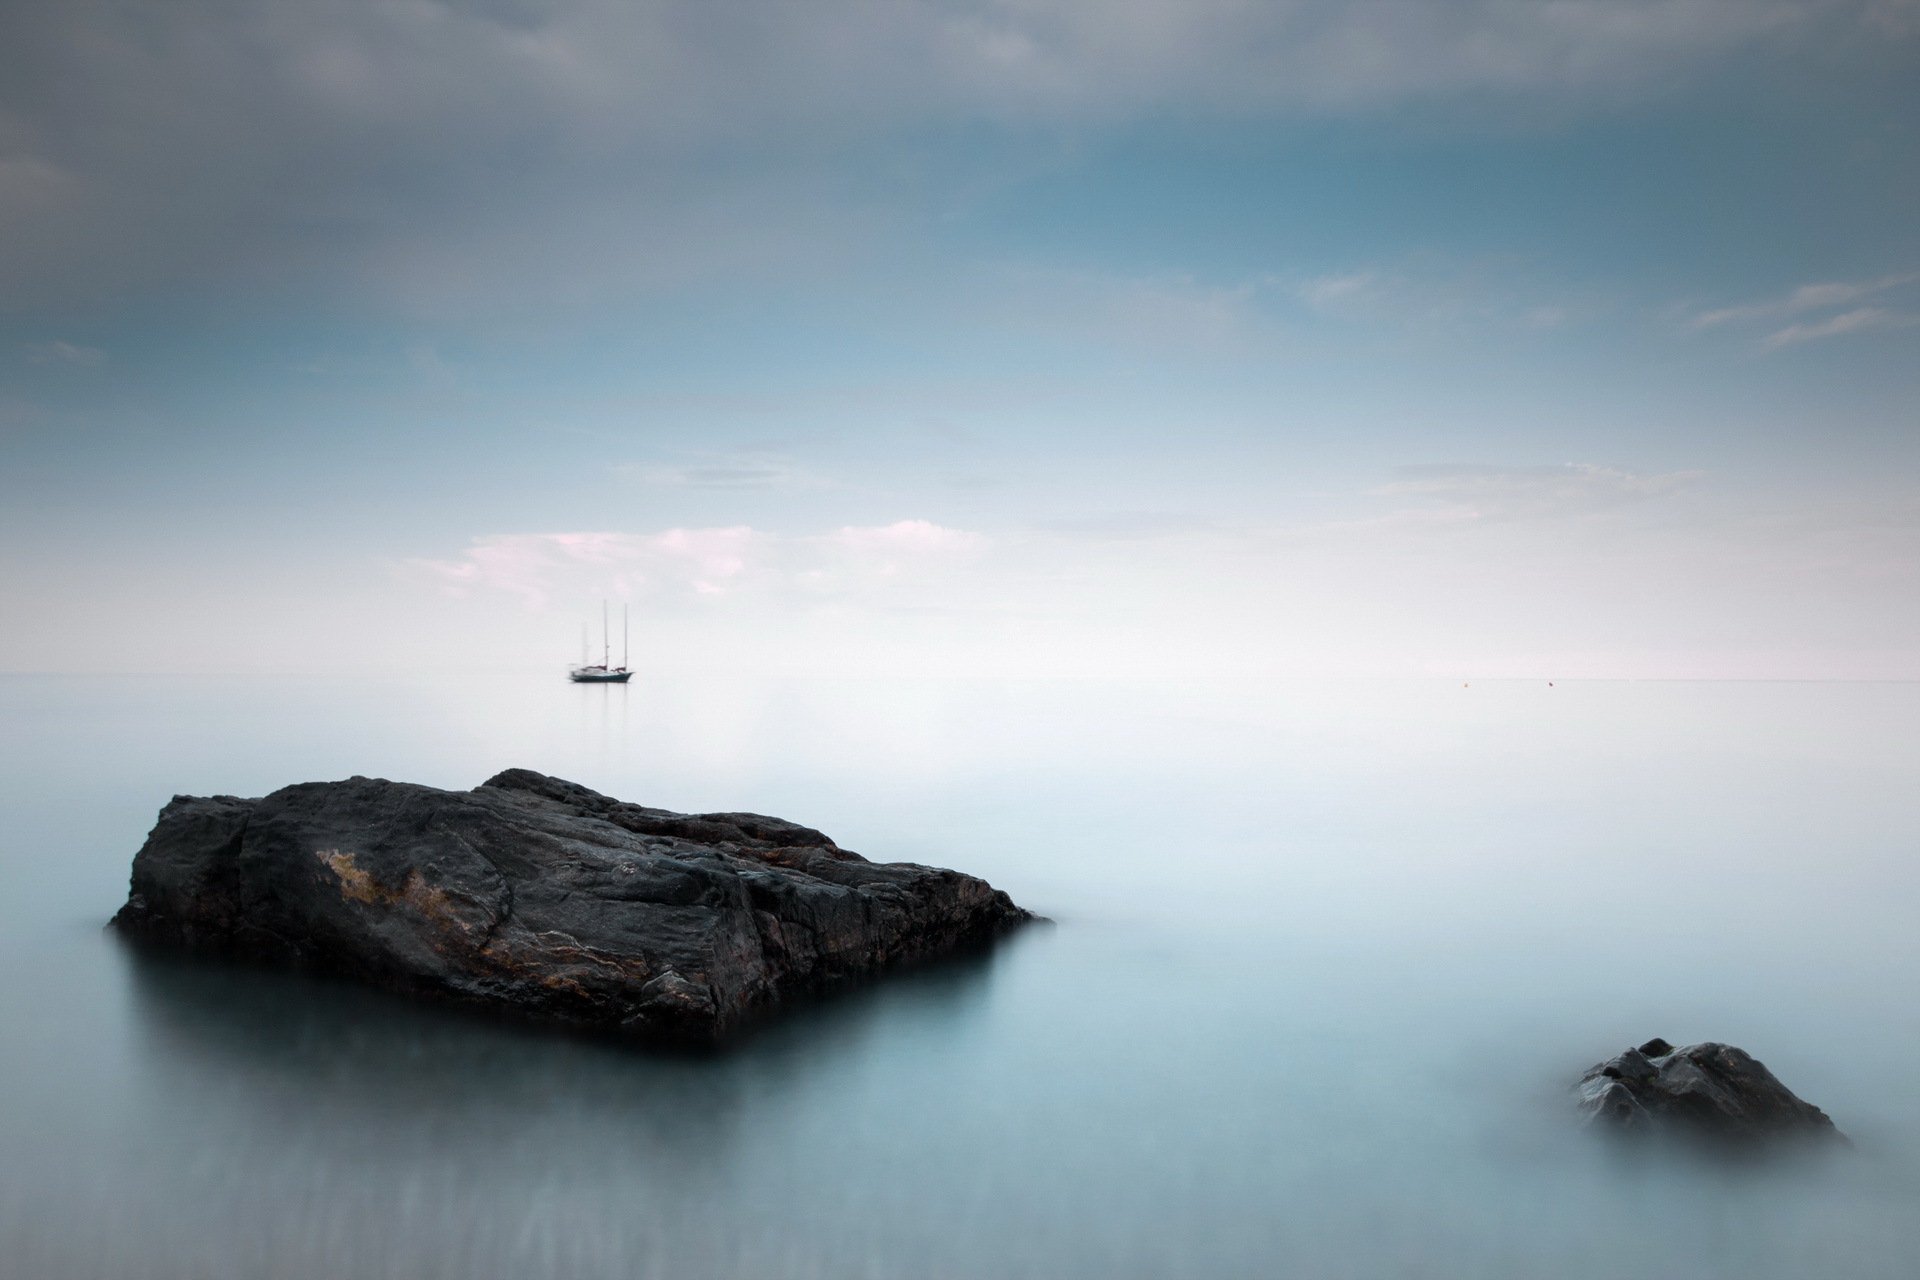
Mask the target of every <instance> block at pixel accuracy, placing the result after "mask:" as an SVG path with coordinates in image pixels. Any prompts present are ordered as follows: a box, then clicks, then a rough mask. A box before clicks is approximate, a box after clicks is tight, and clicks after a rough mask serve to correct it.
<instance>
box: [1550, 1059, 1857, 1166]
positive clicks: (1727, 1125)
mask: <svg viewBox="0 0 1920 1280" xmlns="http://www.w3.org/2000/svg"><path fill="white" fill-rule="evenodd" d="M1575 1092H1576V1094H1577V1096H1578V1099H1579V1105H1580V1108H1581V1110H1582V1111H1584V1112H1585V1113H1586V1116H1587V1121H1588V1123H1589V1124H1590V1125H1593V1126H1595V1127H1598V1128H1602V1129H1607V1130H1611V1131H1615V1132H1621V1133H1650V1132H1668V1133H1676V1134H1680V1135H1683V1136H1689V1137H1695V1138H1706V1139H1710V1140H1713V1141H1716V1142H1721V1143H1738V1144H1753V1143H1757V1142H1772V1141H1778V1140H1782V1139H1791V1140H1811V1141H1814V1142H1839V1143H1845V1142H1846V1141H1847V1139H1846V1136H1845V1135H1844V1134H1842V1133H1841V1132H1840V1131H1839V1130H1838V1129H1836V1128H1835V1127H1834V1124H1833V1121H1832V1120H1831V1119H1830V1118H1829V1117H1828V1116H1827V1113H1826V1112H1824V1111H1822V1110H1821V1109H1820V1108H1819V1107H1816V1106H1814V1105H1813V1104H1812V1103H1811V1102H1808V1101H1806V1100H1805V1099H1803V1098H1800V1097H1798V1096H1797V1095H1795V1094H1794V1092H1793V1091H1792V1090H1791V1089H1789V1088H1787V1086H1786V1085H1784V1084H1781V1083H1780V1080H1779V1078H1778V1077H1776V1076H1775V1075H1774V1074H1773V1072H1771V1071H1769V1070H1767V1067H1766V1064H1765V1063H1763V1062H1760V1061H1759V1060H1758V1059H1756V1058H1754V1057H1753V1056H1752V1055H1751V1054H1749V1053H1747V1052H1746V1050H1744V1049H1738V1048H1735V1047H1734V1046H1733V1045H1730V1044H1719V1043H1716V1042H1713V1041H1706V1042H1703V1043H1700V1044H1690V1045H1684V1046H1682V1047H1680V1048H1675V1047H1674V1046H1673V1045H1671V1044H1669V1043H1667V1042H1666V1041H1665V1040H1661V1039H1658V1038H1656V1039H1653V1040H1649V1041H1647V1042H1646V1043H1645V1044H1643V1045H1640V1046H1639V1047H1638V1048H1633V1049H1627V1050H1625V1051H1624V1052H1622V1053H1618V1054H1616V1055H1614V1056H1613V1057H1611V1058H1609V1059H1607V1060H1606V1061H1605V1062H1599V1063H1595V1064H1594V1065H1593V1066H1592V1067H1591V1068H1589V1069H1588V1071H1587V1073H1586V1074H1585V1075H1584V1076H1582V1077H1581V1078H1580V1083H1579V1084H1578V1085H1576V1086H1575Z"/></svg>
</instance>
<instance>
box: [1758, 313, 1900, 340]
mask: <svg viewBox="0 0 1920 1280" xmlns="http://www.w3.org/2000/svg"><path fill="white" fill-rule="evenodd" d="M1914 324H1920V316H1916V315H1913V314H1910V313H1908V312H1905V311H1889V310H1887V309H1886V308H1885V307H1860V308H1857V309H1855V310H1853V311H1843V312H1841V313H1840V314H1839V315H1836V316H1828V317H1827V318H1826V319H1825V320H1819V321H1815V322H1814V323H1812V324H1790V325H1788V326H1787V327H1786V328H1784V329H1779V330H1776V331H1775V332H1773V333H1770V334H1768V335H1767V338H1766V341H1765V342H1764V343H1762V344H1761V345H1763V346H1765V347H1766V348H1767V350H1769V351H1775V350H1778V349H1779V348H1781V347H1787V346H1792V345H1793V344H1794V343H1796V342H1812V341H1814V340H1816V339H1819V338H1835V337H1839V336H1840V335H1841V334H1845V333H1861V332H1864V331H1866V330H1869V329H1903V328H1906V327H1908V326H1910V325H1914Z"/></svg>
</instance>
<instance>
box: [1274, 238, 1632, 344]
mask: <svg viewBox="0 0 1920 1280" xmlns="http://www.w3.org/2000/svg"><path fill="white" fill-rule="evenodd" d="M1265 283H1266V284H1267V285H1268V286H1270V287H1271V288H1273V289H1275V290H1277V291H1278V292H1279V293H1281V294H1282V295H1284V296H1285V297H1287V298H1289V299H1291V300H1292V301H1293V302H1294V303H1296V304H1298V305H1299V306H1300V307H1302V308H1304V309H1305V310H1306V311H1308V312H1310V313H1312V314H1313V315H1315V316H1320V317H1326V318H1330V319H1333V320H1338V321H1348V322H1369V323H1385V324H1393V325H1405V326H1429V327H1432V326H1440V327H1444V328H1448V329H1451V328H1453V327H1455V326H1458V325H1461V324H1465V323H1470V324H1474V325H1479V326H1487V327H1493V328H1501V329H1508V330H1514V329H1533V330H1542V329H1553V328H1558V327H1560V326H1561V325H1564V324H1566V323H1568V322H1570V321H1573V320H1577V319H1579V318H1581V317H1583V316H1585V315H1588V314H1591V313H1592V312H1593V311H1594V310H1595V309H1596V303H1595V302H1594V301H1593V300H1591V299H1581V298H1570V297H1568V296H1566V295H1567V292H1568V291H1567V288H1566V286H1565V285H1564V284H1562V283H1560V282H1558V281H1554V280H1551V279H1543V278H1541V273H1540V272H1539V271H1538V270H1536V269H1535V268H1533V267H1532V266H1531V265H1530V264H1529V263H1527V262H1526V261H1524V260H1522V259H1518V258H1515V257H1512V256H1496V255H1482V256H1478V257H1451V256H1446V255H1439V254H1422V255H1415V256H1411V257H1409V258H1406V259H1404V260H1401V261H1398V262H1394V263H1391V264H1374V265H1369V266H1364V267H1358V268H1352V269H1348V270H1343V271H1335V272H1330V273H1327V274H1323V275H1315V276H1308V277H1306V278H1304V279H1301V278H1291V279H1289V278H1286V277H1281V276H1274V277H1269V278H1268V280H1267V281H1266V282H1265Z"/></svg>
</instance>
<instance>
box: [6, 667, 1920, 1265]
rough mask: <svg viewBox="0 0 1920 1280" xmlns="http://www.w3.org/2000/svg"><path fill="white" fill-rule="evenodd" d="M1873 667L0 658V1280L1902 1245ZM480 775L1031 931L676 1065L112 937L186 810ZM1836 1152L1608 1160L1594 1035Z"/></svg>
mask: <svg viewBox="0 0 1920 1280" xmlns="http://www.w3.org/2000/svg"><path fill="white" fill-rule="evenodd" d="M1917 728H1920V687H1916V686H1905V685H1764V684H1751V685H1749V684H1615V683H1575V684H1565V683H1563V684H1560V685H1558V686H1557V687H1548V686H1547V685H1546V684H1545V683H1544V682H1526V683H1485V682H1475V683H1474V684H1473V685H1472V686H1471V687H1470V688H1468V687H1462V686H1461V685H1460V684H1458V683H1457V682H1445V681H1435V682H1426V683H1421V682H1406V683H1381V684H1365V683H1323V684H1304V683H1300V684H1295V683H1284V682H1282V683H1249V684H1239V683H1234V684H1226V683H1216V684H1206V683H1193V684H1166V683H1157V684H1156V683H1140V684H1094V683H1074V682H1060V683H1035V684H1006V683H1002V684H965V683H957V682H928V683H924V684H906V683H879V682H876V683H859V682H820V683H811V684H788V685H766V686H754V687H747V688H740V687H732V688H729V687H720V686H699V687H694V686H686V685H657V684H648V683H644V682H636V683H635V684H634V685H631V686H626V687H620V686H612V687H606V686H601V687H593V686H570V685H568V684H566V683H565V682H564V681H563V680H559V679H552V678H529V679H524V680H509V679H506V678H496V679H493V680H487V681H468V682H453V681H438V680H435V681H419V682H405V681H398V680H394V681H363V682H351V681H325V680H311V681H299V680H264V679H259V680H248V679H242V680H231V681H219V680H198V679H183V678H172V679H168V678H159V679H148V680H137V679H104V680H89V679H79V678H52V677H47V678H40V677H32V678H28V677H7V678H0V1027H3V1028H4V1033H3V1034H0V1098H4V1104H3V1107H0V1257H3V1258H4V1266H3V1267H0V1269H3V1270H4V1271H5V1274H7V1275H8V1276H22V1277H35V1278H37V1277H50V1278H58V1280H64V1278H66V1277H76V1278H77V1277H88V1278H90V1280H91V1278H95V1277H127V1278H130V1280H132V1278H142V1277H163V1278H166V1280H175V1278H178V1280H188V1278H192V1280H227V1278H229V1277H230V1278H232V1280H262V1278H273V1277H287V1278H289V1280H293V1278H298V1280H307V1278H309V1277H312V1278H316V1280H317V1278H319V1277H330V1278H332V1277H393V1278H395V1280H398V1278H401V1277H407V1278H413V1277H420V1278H430V1277H447V1278H449V1280H453V1278H459V1280H479V1278H491V1277H499V1278H501V1280H528V1278H532V1277H541V1276H549V1275H551V1276H567V1277H574V1276H579V1277H616V1276H617V1277H649V1276H659V1277H675V1278H676V1280H679V1278H684V1280H699V1278H701V1277H766V1278H783V1277H795V1276H798V1277H869V1276H871V1277H895V1276H899V1277H975V1276H978V1277H1002V1276H1005V1277H1026V1276H1032V1277H1078V1276H1085V1277H1103V1278H1111V1277H1132V1276H1143V1277H1145V1276H1156V1277H1157V1276H1194V1277H1203V1276H1204V1277H1216V1276H1276V1275H1285V1276H1289V1277H1368V1278H1372V1277H1400V1276H1406V1277H1415V1276H1418V1277H1479V1276H1502V1277H1508V1276H1510V1277H1536V1276H1556V1277H1587V1276H1593V1277H1599V1276H1608V1277H1611V1276H1624V1275H1629V1274H1631V1275H1636V1276H1653V1275H1657V1276H1667V1275H1683V1274H1684V1275H1688V1276H1690V1277H1713V1276H1726V1277H1742V1278H1752V1277H1775V1276H1777V1277H1804V1276H1809V1275H1821V1276H1826V1277H1880V1276H1885V1277H1908V1276H1911V1275H1912V1274H1913V1273H1914V1270H1915V1266H1916V1263H1915V1259H1916V1258H1920V1215H1917V1214H1915V1213H1913V1212H1912V1209H1913V1206H1914V1204H1916V1203H1920V1099H1917V1098H1916V1091H1915V1090H1914V1088H1913V1077H1914V1066H1915V1063H1916V1062H1917V1061H1920V1057H1917V1056H1916V1050H1920V1010H1916V1006H1915V1003H1914V999H1913V995H1912V993H1913V991H1914V990H1915V989H1916V986H1920V982H1917V980H1920V930H1916V929H1915V928H1914V923H1913V922H1914V920H1915V918H1916V906H1920V901H1917V899H1920V861H1917V860H1916V858H1915V856H1914V855H1915V852H1916V843H1917V837H1920V787H1917V786H1915V775H1916V765H1917V764H1920V732H1917V731H1916V730H1917ZM510 765H521V766H526V767H529V768H535V769H540V770H543V771H545V772H550V773H557V774H562V775H564V776H567V777H571V778H574V779H576V780H578V781H581V782H584V783H586V784H588V785H589V786H593V787H595V788H598V789H600V790H602V791H606V792H609V793H612V794H615V795H618V796H621V797H623V798H627V799H632V800H637V801H641V802H644V803H647V804H653V805H661V806H666V807H670V808H676V809H687V810H699V809H753V810H759V811H762V812H768V813H774V814H778V815H781V816H783V817H788V818H792V819H794V820H796V821H800V822H804V823H808V824H810V825H814V826H818V827H820V828H822V829H824V830H826V831H827V832H828V833H829V834H831V835H833V836H834V837H835V838H836V839H837V840H838V841H839V842H840V843H841V844H842V845H844V846H846V847H848V848H852V849H855V850H858V851H860V852H862V853H865V854H867V855H868V856H870V857H875V858H884V859H911V860H915V861H923V862H932V863H939V864H944V865H949V866H955V867H959V868H962V869H964V870H968V871H972V872H976V873H978V874H981V875H984V876H986V877H987V878H989V879H991V880H992V881H993V882H994V883H995V884H997V885H1000V886H1001V887H1003V888H1005V889H1007V890H1008V891H1009V892H1011V893H1012V894H1013V896H1014V897H1015V898H1016V900H1018V901H1020V902H1021V903H1023V904H1024V905H1027V906H1030V907H1032V908H1034V909H1036V910H1038V911H1041V912H1043V913H1045V914H1047V915H1050V916H1052V917H1054V918H1055V919H1056V920H1057V921H1058V924H1057V925H1056V926H1054V927H1052V928H1043V929H1035V930H1031V931H1029V932H1027V933H1024V934H1022V935H1020V936H1018V937H1017V938H1015V939H1014V940H1013V941H1012V942H1010V943H1009V944H1008V945H1006V946H1005V947H1003V948H1001V949H1000V950H999V951H998V952H997V953H995V954H994V955H992V956H991V957H989V958H987V959H984V960H981V961H977V962H971V963H965V964H956V965H950V966H943V967H936V968H932V969H928V970H924V971H920V972H916V973H912V974H908V975H904V976H902V977H900V978H898V979H896V980H893V981H889V982H885V983H882V984H879V985H876V986H873V987H870V988H867V989H863V990H861V991H858V992H855V993H852V994H850V995H847V996H845V997H843V998H841V999H837V1000H834V1001H831V1002H828V1003H827V1004H825V1005H823V1006H821V1007H818V1008H813V1009H809V1010H806V1011H804V1012H803V1013H801V1014H799V1015H797V1016H794V1017H791V1018H788V1019H786V1020H784V1021H782V1022H780V1023H779V1024H777V1025H776V1026H774V1027H773V1028H771V1029H770V1030H768V1031H766V1032H765V1033H763V1034H762V1035H760V1036H759V1037H757V1038H756V1039H754V1040H752V1041H751V1042H750V1043H749V1044H747V1045H746V1046H745V1047H744V1048H742V1049H741V1050H739V1051H737V1052H735V1053H732V1054H729V1055H726V1056H723V1057H719V1058H704V1059H703V1058H687V1057H672V1056H660V1055H654V1054H648V1053H643V1052H637V1051H632V1050H624V1049H620V1048H618V1047H614V1046H610V1045H606V1044H599V1043H589V1042H580V1041H576V1040H570V1039H566V1038H562V1037H552V1036H546V1035H541V1034H537V1033H527V1032H521V1031H516V1030H513V1029H510V1028H506V1027H501V1026H497V1025H494V1024H493V1023H491V1022H488V1021H486V1020H483V1019H477V1018H473V1017H469V1016H462V1015H458V1014H453V1013H448V1012H445V1011H441V1010H437V1009H433V1008H421V1007H416V1006H414V1005H411V1004H407V1003H404V1002H401V1001H398V1000H395V999H391V998H388V997H384V996H381V995H378V994H373V993H365V992H361V991H359V990H357V989H353V988H351V987H346V986H343V985H339V984H334V983H327V982H320V981H314V980H309V979H303V978H299V977H294V976H289V975H282V974H276V973H269V972H258V971H245V970H231V969H225V968H221V967H219V966H209V965H206V964H197V963H186V962H178V961H164V960H159V959H152V958H145V957H140V956H135V955H131V954H129V953H127V952H126V951H125V950H124V949H123V948H122V947H120V946H119V945H118V944H117V943H116V942H115V940H114V939H113V937H112V936H111V935H109V934H107V933H106V932H104V931H103V930H102V927H101V926H102V924H103V923H104V921H105V920H106V918H107V917H108V916H109V915H111V914H112V912H113V910H114V909H115V908H116V907H117V906H118V905H119V903H120V902H121V900H122V899H123V898H124V896H125V886H126V874H127V867H128V863H129V860H130V859H131V857H132V855H133V852H134V850H135V849H137V848H138V847H139V844H140V842H141V840H142V838H143V837H144V835H145V832H146V830H147V828H148V827H149V826H150V825H151V823H152V820H153V816H154V814H155V812H156V811H157V810H158V808H159V807H160V805H161V804H162V803H164V802H165V800H166V799H167V797H168V796H170V795H172V794H173V793H175V792H190V793H208V792H228V793H238V794H245V795H257V794H261V793H263V792H266V791H269V790H272V789H274V788H276V787H278V786H281V785H284V784H286V783H289V782H293V781H300V780H307V779H315V778H335V777H344V776H346V775H348V774H352V773H367V774H379V775H385V776H388V777H396V778H405V779H409V780H414V781H421V782H428V783H433V784H436V785H441V786H448V787H465V786H471V785H474V784H476V783H478V782H480V781H481V780H482V779H484V778H486V777H487V776H489V775H490V774H492V773H494V772H495V771H497V770H499V769H501V768H504V767H507V766H510ZM1654 1035H1660V1036H1664V1037H1666V1038H1668V1039H1670V1040H1674V1041H1676V1042H1679V1041H1686V1040H1697V1039H1709V1038H1712V1039H1723V1040H1729V1041H1732V1042H1734V1043H1737V1044H1740V1045H1743V1046H1745V1047H1746V1048H1748V1049H1750V1050H1751V1051H1753V1052H1754V1053H1755V1054H1757V1055H1758V1056H1760V1057H1761V1058H1763V1059H1764V1060H1766V1061H1767V1062H1768V1064H1769V1065H1771V1066H1772V1067H1773V1068H1774V1069H1775V1070H1776V1071H1777V1072H1778V1073H1779V1074H1780V1076H1781V1077H1782V1078H1783V1079H1784V1080H1785V1081H1786V1082H1787V1083H1788V1084H1789V1085H1790V1086H1792V1087H1794V1088H1795V1089H1796V1090H1798V1091H1799V1092H1801V1093H1802V1094H1803V1095H1804V1096H1806V1097H1808V1098H1810V1099H1812V1100H1813V1101H1815V1102H1817V1103H1819V1104H1821V1105H1822V1106H1824V1107H1825V1108H1826V1109H1827V1110H1828V1111H1829V1112H1830V1113H1831V1114H1832V1115H1833V1116H1834V1117H1835V1119H1836V1120H1837V1121H1838V1122H1839V1124H1840V1126H1841V1127H1842V1128H1843V1129H1845V1130H1847V1131H1848V1132H1849V1133H1850V1134H1851V1135H1852V1136H1853V1137H1854V1139H1855V1142H1856V1146H1855V1148H1854V1149H1853V1150H1852V1151H1851V1152H1849V1153H1847V1154H1845V1155H1844V1156H1842V1157H1840V1158H1836V1159H1830V1160H1825V1161H1819V1162H1814V1163H1800V1162H1783V1163H1776V1164H1769V1165H1765V1166H1762V1167H1759V1168H1740V1167H1727V1166H1719V1165H1709V1164H1693V1163H1688V1162H1684V1161H1679V1160H1675V1159H1671V1158H1654V1159H1634V1158H1622V1157H1621V1156H1620V1155H1619V1154H1618V1153H1615V1152H1611V1151H1609V1150H1608V1149H1606V1148H1605V1147H1603V1146H1600V1145H1596V1144H1595V1143H1594V1142H1592V1141H1591V1140H1590V1139H1589V1136H1588V1135H1585V1134H1582V1133H1580V1132H1578V1131H1577V1129H1576V1127H1575V1126H1574V1124H1573V1122H1572V1120H1571V1117H1570V1113H1569V1106H1568V1097H1567V1094H1566V1092H1565V1090H1566V1086H1567V1084H1568V1082H1569V1081H1570V1080H1571V1079H1572V1078H1573V1077H1575V1076H1577V1075H1578V1073H1579V1071H1580V1070H1581V1069H1582V1068H1583V1067H1585V1066H1586V1065H1587V1064H1588V1063H1590V1062H1592V1061H1595V1060H1597V1059H1599V1058H1601V1057H1604V1056H1607V1055H1609V1054H1611V1053H1613V1052H1615V1051H1616V1050H1618V1049H1620V1048H1621V1047H1623V1046H1625V1045H1626V1044H1628V1043H1632V1042H1637V1041H1640V1040H1644V1039H1646V1038H1648V1037H1650V1036H1654Z"/></svg>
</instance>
